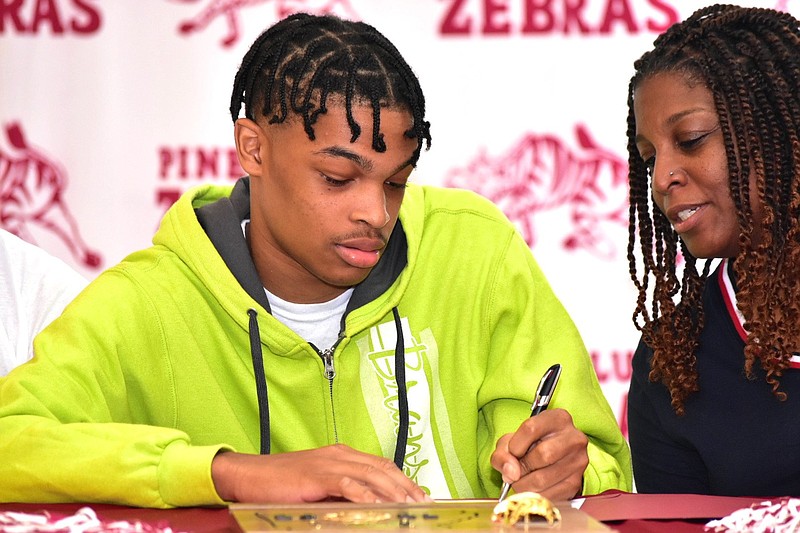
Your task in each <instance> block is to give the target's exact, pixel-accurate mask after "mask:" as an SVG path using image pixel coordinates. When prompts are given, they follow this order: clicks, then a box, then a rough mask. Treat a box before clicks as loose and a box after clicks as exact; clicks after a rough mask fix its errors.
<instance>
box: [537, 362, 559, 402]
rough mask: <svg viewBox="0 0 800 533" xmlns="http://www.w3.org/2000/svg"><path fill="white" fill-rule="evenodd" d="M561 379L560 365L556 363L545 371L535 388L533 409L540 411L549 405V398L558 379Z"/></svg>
mask: <svg viewBox="0 0 800 533" xmlns="http://www.w3.org/2000/svg"><path fill="white" fill-rule="evenodd" d="M559 377H561V365H560V364H558V363H556V364H554V365H553V366H551V367H550V368H548V369H547V372H545V373H544V375H543V376H542V380H541V381H540V382H539V386H538V387H537V388H536V396H535V398H534V400H533V409H534V410H542V408H543V407H547V404H549V403H550V398H552V396H553V392H554V391H555V389H556V385H557V384H558V378H559Z"/></svg>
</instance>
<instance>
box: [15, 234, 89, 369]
mask: <svg viewBox="0 0 800 533" xmlns="http://www.w3.org/2000/svg"><path fill="white" fill-rule="evenodd" d="M86 284H87V280H86V279H85V278H84V277H83V276H81V275H80V274H79V273H78V272H76V271H75V270H74V269H72V268H71V267H70V266H69V265H67V264H66V263H65V262H64V261H62V260H60V259H58V258H57V257H54V256H52V255H50V254H49V253H47V252H46V251H44V250H42V249H41V248H39V247H37V246H35V245H33V244H30V243H28V242H25V241H23V240H22V239H20V238H18V237H17V236H15V235H13V234H11V233H9V232H7V231H5V230H2V229H0V376H4V375H6V374H7V373H8V372H10V371H11V369H12V368H14V367H15V366H17V365H20V364H22V363H24V362H25V361H27V360H28V359H30V358H31V357H32V355H33V338H34V337H35V336H36V334H37V333H39V332H40V331H41V330H42V329H44V327H45V326H47V325H48V324H50V322H52V321H53V319H55V318H56V317H57V316H58V315H60V314H61V311H62V310H63V309H64V307H65V306H66V305H67V304H68V303H69V302H70V301H72V299H73V298H74V297H75V296H76V295H77V294H78V292H80V291H81V290H82V289H83V287H85V286H86Z"/></svg>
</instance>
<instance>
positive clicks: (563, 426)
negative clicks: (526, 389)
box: [492, 409, 589, 500]
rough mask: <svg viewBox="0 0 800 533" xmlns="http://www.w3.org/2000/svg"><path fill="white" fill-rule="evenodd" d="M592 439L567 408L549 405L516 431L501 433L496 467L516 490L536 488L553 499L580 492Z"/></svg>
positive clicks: (571, 495)
mask: <svg viewBox="0 0 800 533" xmlns="http://www.w3.org/2000/svg"><path fill="white" fill-rule="evenodd" d="M588 444H589V439H588V438H587V437H586V435H584V434H583V432H582V431H580V430H579V429H577V428H576V427H575V425H574V424H573V422H572V416H570V414H569V413H568V412H567V411H565V410H564V409H549V410H547V411H543V412H542V413H540V414H538V415H536V416H534V417H530V418H527V419H525V421H524V422H523V423H522V424H521V425H520V427H519V429H517V431H516V432H514V433H508V434H506V435H503V436H502V437H500V439H499V440H498V441H497V447H496V448H495V451H494V453H493V454H492V467H494V468H495V469H496V470H498V471H500V472H501V473H502V474H503V481H505V482H510V483H512V486H513V488H514V490H515V491H516V492H523V491H533V492H538V493H540V494H542V495H543V496H545V497H547V498H549V499H551V500H567V499H570V498H574V497H576V496H578V495H579V493H580V491H581V487H582V484H583V472H584V470H586V467H587V466H588V464H589V454H588V452H587V446H588Z"/></svg>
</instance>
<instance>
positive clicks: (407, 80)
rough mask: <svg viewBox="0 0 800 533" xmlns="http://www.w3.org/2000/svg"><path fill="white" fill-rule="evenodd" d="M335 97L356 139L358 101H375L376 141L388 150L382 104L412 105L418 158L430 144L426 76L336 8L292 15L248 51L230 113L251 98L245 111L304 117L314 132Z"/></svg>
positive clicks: (254, 115) (276, 119) (278, 118)
mask: <svg viewBox="0 0 800 533" xmlns="http://www.w3.org/2000/svg"><path fill="white" fill-rule="evenodd" d="M331 98H335V99H336V100H337V104H338V103H340V102H341V103H342V104H343V105H344V106H345V113H346V116H347V121H348V125H349V127H350V132H351V141H352V142H354V141H356V140H357V139H358V138H359V136H360V135H361V126H360V125H359V124H358V123H357V122H356V121H355V119H354V118H353V107H354V106H360V105H369V106H371V108H372V121H373V124H372V131H373V134H372V147H373V149H374V150H376V151H377V152H384V151H386V143H385V140H384V135H383V133H381V131H380V117H381V109H383V108H400V109H403V110H406V111H408V112H409V114H410V115H411V117H412V119H413V124H412V126H411V128H409V130H408V131H406V132H405V135H406V137H408V138H411V139H414V138H415V139H417V141H418V144H417V149H416V151H415V152H414V155H413V159H412V163H416V161H417V160H418V158H419V155H420V152H421V150H422V146H423V144H424V145H425V148H426V149H427V148H430V144H431V135H430V123H429V122H427V121H426V120H425V97H424V96H423V93H422V88H421V87H420V84H419V80H418V79H417V76H416V75H415V74H414V72H413V71H412V70H411V67H410V66H409V65H408V63H406V61H405V60H404V59H403V57H402V56H401V55H400V52H399V51H398V50H397V48H396V47H395V46H394V45H393V44H392V43H391V42H390V41H389V40H388V39H387V38H386V37H385V36H383V35H382V34H381V33H380V32H379V31H378V30H376V29H375V28H374V27H372V26H370V25H369V24H365V23H363V22H353V21H347V20H343V19H340V18H338V17H336V16H333V15H325V16H316V15H309V14H305V13H299V14H295V15H291V16H289V17H287V18H285V19H283V20H281V21H279V22H278V23H276V24H274V25H273V26H271V27H270V28H268V29H267V30H266V31H264V33H262V34H261V35H260V36H259V37H258V39H256V41H255V42H254V43H253V44H252V46H251V47H250V49H249V50H248V52H247V53H246V54H245V56H244V58H243V60H242V63H241V66H240V67H239V71H238V72H237V73H236V77H235V79H234V83H233V92H232V94H231V106H230V112H231V118H232V119H233V120H234V121H236V120H237V119H238V118H239V114H240V112H241V109H242V105H244V113H245V116H246V117H247V118H249V119H251V120H254V121H258V120H259V119H266V121H267V122H268V123H269V124H277V123H283V122H285V121H286V120H290V119H291V117H293V116H297V117H300V118H302V120H303V127H304V129H305V132H306V134H307V135H308V138H309V139H311V140H313V139H314V135H315V134H314V124H315V123H316V121H317V119H318V118H319V116H320V115H321V114H324V113H325V112H326V111H327V106H328V102H329V101H330V99H331Z"/></svg>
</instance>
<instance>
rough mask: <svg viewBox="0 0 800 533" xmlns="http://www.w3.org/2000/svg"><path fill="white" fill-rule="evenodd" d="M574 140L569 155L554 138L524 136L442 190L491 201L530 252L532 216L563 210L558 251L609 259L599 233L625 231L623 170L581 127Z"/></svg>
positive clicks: (606, 240) (460, 171) (481, 158)
mask: <svg viewBox="0 0 800 533" xmlns="http://www.w3.org/2000/svg"><path fill="white" fill-rule="evenodd" d="M575 135H576V138H577V141H578V149H575V150H573V149H572V148H570V147H569V146H568V144H567V143H566V142H564V141H563V140H562V139H560V138H558V137H556V136H553V135H546V134H544V135H540V134H527V135H525V136H523V137H522V139H520V140H519V141H518V142H517V143H516V145H515V146H513V147H511V149H510V150H508V152H507V153H506V154H505V155H502V156H499V157H490V156H487V155H486V154H485V153H480V154H478V155H477V156H476V157H475V158H474V159H473V161H472V162H470V163H469V164H468V165H467V166H466V167H464V168H457V169H454V170H452V171H450V172H449V173H448V175H447V176H446V178H445V182H444V184H445V185H446V186H449V187H460V188H466V189H472V190H473V191H475V192H477V193H478V194H480V195H482V196H485V197H486V198H488V199H490V200H492V201H493V202H494V203H495V204H497V205H498V206H499V207H500V208H501V209H502V210H503V212H504V213H505V214H506V216H508V218H509V219H510V220H511V221H512V222H514V223H515V224H516V225H517V227H518V228H519V229H520V232H521V233H522V236H523V237H524V238H525V241H526V242H527V243H528V245H529V246H531V247H533V245H534V244H535V243H536V240H537V235H536V228H535V225H534V217H533V215H534V214H536V213H537V212H542V211H545V210H550V209H562V208H563V209H568V210H569V218H570V221H571V227H570V228H568V229H567V230H566V232H567V234H566V236H565V237H564V238H563V240H562V243H561V244H562V247H563V248H564V249H566V250H568V251H575V250H578V249H584V250H587V251H589V252H591V253H592V254H594V255H596V256H598V257H601V258H603V259H609V260H610V259H613V258H614V257H615V255H616V244H615V242H614V240H613V239H612V238H610V237H609V236H608V235H606V233H605V232H604V229H605V226H607V225H608V224H609V223H610V224H612V225H617V224H618V225H620V226H623V227H627V225H628V218H627V211H628V164H627V162H626V161H625V160H623V159H621V158H620V157H618V156H616V155H615V154H613V153H612V152H610V151H608V150H606V149H604V148H602V147H601V146H600V145H599V144H598V143H597V142H596V141H595V140H594V138H593V137H592V136H591V135H590V134H589V131H588V129H587V128H586V126H584V125H583V124H578V125H576V128H575Z"/></svg>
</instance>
